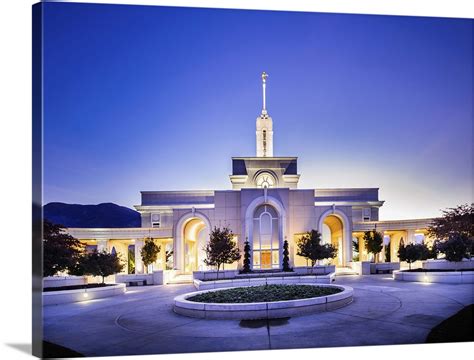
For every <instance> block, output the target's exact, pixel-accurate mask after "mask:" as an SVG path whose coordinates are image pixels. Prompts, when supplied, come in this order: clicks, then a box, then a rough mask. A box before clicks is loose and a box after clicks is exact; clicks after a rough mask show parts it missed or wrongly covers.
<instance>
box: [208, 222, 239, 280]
mask: <svg viewBox="0 0 474 360" xmlns="http://www.w3.org/2000/svg"><path fill="white" fill-rule="evenodd" d="M233 238H234V234H233V233H232V231H231V230H230V229H229V228H227V227H224V228H223V229H222V230H221V229H220V228H218V227H214V230H212V232H211V235H210V238H209V242H208V243H207V244H206V246H205V247H204V251H205V252H206V259H204V263H205V264H206V265H208V266H216V267H217V278H219V269H220V267H221V265H222V269H224V264H232V263H233V262H234V261H238V260H240V257H241V255H240V250H239V248H238V247H237V245H236V244H235V241H234V239H233Z"/></svg>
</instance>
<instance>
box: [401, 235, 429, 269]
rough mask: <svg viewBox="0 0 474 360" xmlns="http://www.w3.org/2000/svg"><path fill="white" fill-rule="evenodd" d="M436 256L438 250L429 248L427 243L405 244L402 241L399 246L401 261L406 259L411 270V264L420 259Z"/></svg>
mask: <svg viewBox="0 0 474 360" xmlns="http://www.w3.org/2000/svg"><path fill="white" fill-rule="evenodd" d="M435 256H436V252H434V251H432V249H430V248H428V246H426V245H425V244H408V245H406V246H405V245H404V243H403V241H400V246H399V248H398V257H399V258H400V260H401V261H406V262H407V263H408V267H409V269H410V270H411V264H412V263H414V262H415V261H418V260H427V259H431V258H433V257H435Z"/></svg>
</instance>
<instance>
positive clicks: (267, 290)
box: [187, 285, 342, 304]
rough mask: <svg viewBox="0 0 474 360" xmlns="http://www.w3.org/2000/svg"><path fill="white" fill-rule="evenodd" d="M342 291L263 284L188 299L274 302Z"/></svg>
mask: <svg viewBox="0 0 474 360" xmlns="http://www.w3.org/2000/svg"><path fill="white" fill-rule="evenodd" d="M341 291H342V290H341V289H338V288H333V287H320V286H312V285H261V286H249V287H238V288H233V289H227V290H218V291H211V292H206V293H203V294H199V295H195V296H192V297H190V298H188V299H187V300H189V301H195V302H207V303H220V304H222V303H253V302H274V301H285V300H296V299H308V298H313V297H320V296H327V295H333V294H336V293H339V292H341Z"/></svg>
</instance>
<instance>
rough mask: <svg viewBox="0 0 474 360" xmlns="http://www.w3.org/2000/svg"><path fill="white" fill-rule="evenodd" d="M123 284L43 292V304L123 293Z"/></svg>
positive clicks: (63, 302) (78, 300)
mask: <svg viewBox="0 0 474 360" xmlns="http://www.w3.org/2000/svg"><path fill="white" fill-rule="evenodd" d="M125 291H126V286H125V284H114V285H112V286H105V287H97V288H91V289H78V290H62V291H49V292H43V305H59V304H67V303H73V302H81V301H88V300H93V299H102V298H106V297H110V296H116V295H121V294H124V293H125Z"/></svg>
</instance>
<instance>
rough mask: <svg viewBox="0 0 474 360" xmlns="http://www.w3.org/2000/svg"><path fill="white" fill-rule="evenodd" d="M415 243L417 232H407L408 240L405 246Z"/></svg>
mask: <svg viewBox="0 0 474 360" xmlns="http://www.w3.org/2000/svg"><path fill="white" fill-rule="evenodd" d="M414 243H415V230H407V240H406V242H405V245H407V244H414Z"/></svg>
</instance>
